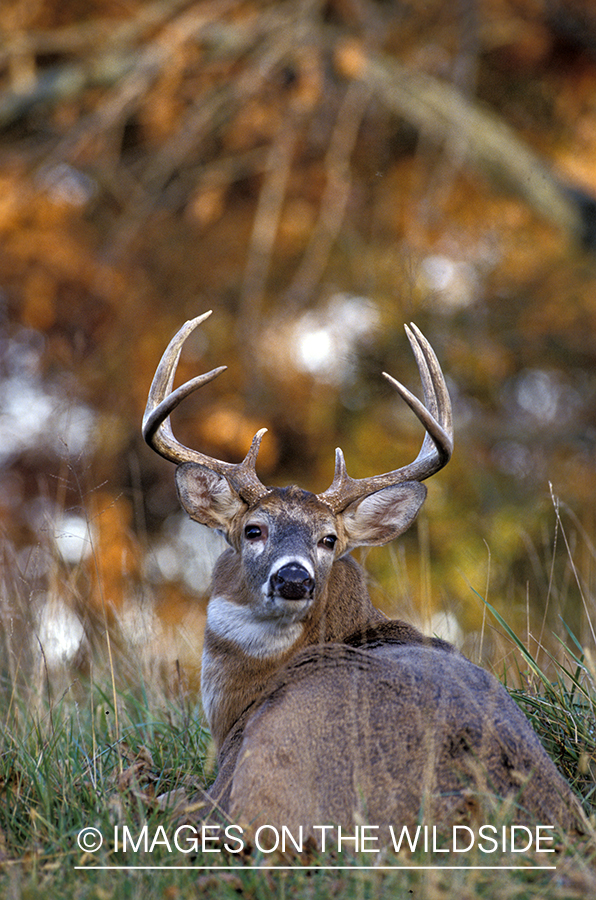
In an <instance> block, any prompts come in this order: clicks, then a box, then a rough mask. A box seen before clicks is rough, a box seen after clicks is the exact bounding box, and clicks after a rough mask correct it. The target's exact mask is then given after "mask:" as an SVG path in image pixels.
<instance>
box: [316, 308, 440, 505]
mask: <svg viewBox="0 0 596 900" xmlns="http://www.w3.org/2000/svg"><path fill="white" fill-rule="evenodd" d="M405 328H406V334H407V336H408V340H409V342H410V345H411V347H412V351H413V353H414V356H415V358H416V363H417V365H418V371H419V372H420V379H421V381H422V389H423V394H424V403H422V402H421V401H420V400H419V399H418V398H417V397H415V396H414V394H412V393H411V391H409V390H408V389H407V388H406V387H404V385H403V384H401V382H399V381H397V380H396V379H395V378H393V377H392V376H391V375H388V374H387V373H386V372H383V375H384V376H385V378H386V379H387V380H388V381H389V383H390V384H391V385H392V386H393V387H394V388H395V390H396V391H397V392H398V393H399V395H400V396H401V397H402V398H403V400H405V402H406V403H407V404H408V406H409V407H410V409H411V410H412V411H413V412H414V413H415V414H416V416H417V417H418V419H420V421H421V422H422V424H423V425H424V427H425V429H426V434H425V436H424V440H423V442H422V447H421V448H420V452H419V453H418V456H417V457H416V459H415V460H414V461H413V462H411V463H409V465H407V466H402V467H401V468H400V469H394V470H393V471H392V472H387V473H385V474H383V475H374V476H372V477H371V478H351V477H350V476H349V475H348V472H347V469H346V464H345V462H344V457H343V453H342V451H341V450H340V449H339V448H338V449H337V450H336V456H335V473H334V476H333V481H332V483H331V485H330V487H328V488H327V490H326V491H324V492H323V493H322V494H319V495H318V496H319V499H320V500H322V501H323V502H324V503H327V504H328V505H329V506H331V508H332V509H333V510H334V512H336V513H337V512H341V511H342V510H343V509H345V508H346V506H348V504H350V503H352V502H353V501H354V500H358V499H359V498H361V497H365V496H367V495H369V494H373V493H375V492H376V491H380V490H381V489H382V488H385V487H390V486H391V485H396V484H402V483H403V482H404V481H423V480H424V479H425V478H429V477H430V476H431V475H434V473H435V472H438V471H439V469H441V468H442V467H443V466H444V465H445V464H446V463H447V462H448V461H449V459H450V458H451V454H452V452H453V425H452V417H451V400H450V398H449V392H448V390H447V385H446V383H445V378H444V376H443V372H442V371H441V366H440V364H439V361H438V359H437V357H436V355H435V352H434V350H433V349H432V347H431V345H430V344H429V342H428V341H427V340H426V338H425V337H424V335H423V334H422V332H421V331H420V330H419V329H418V328H417V327H416V325H414V324H413V323H412V324H411V325H410V327H408V326H407V325H406V326H405Z"/></svg>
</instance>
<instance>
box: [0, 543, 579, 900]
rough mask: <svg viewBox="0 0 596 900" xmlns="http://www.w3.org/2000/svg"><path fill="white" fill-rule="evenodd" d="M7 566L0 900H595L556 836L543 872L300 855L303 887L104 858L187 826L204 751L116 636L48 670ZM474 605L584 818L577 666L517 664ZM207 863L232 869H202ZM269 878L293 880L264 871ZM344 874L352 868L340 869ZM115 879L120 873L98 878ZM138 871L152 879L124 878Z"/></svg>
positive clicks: (1, 667) (1, 662)
mask: <svg viewBox="0 0 596 900" xmlns="http://www.w3.org/2000/svg"><path fill="white" fill-rule="evenodd" d="M6 562H7V565H6V566H5V574H4V580H5V587H4V596H3V598H2V603H3V607H2V620H1V624H0V629H1V634H0V645H1V646H2V648H3V652H2V656H1V658H0V724H1V735H0V897H7V898H10V900H18V898H21V897H23V898H28V897H36V898H37V897H45V896H47V897H52V898H55V897H58V896H65V897H73V898H79V897H80V898H94V900H106V898H107V897H112V896H114V897H131V898H132V897H143V898H145V897H146V898H150V900H151V898H176V900H177V898H187V897H188V898H190V897H195V896H197V894H204V895H206V896H211V895H213V896H218V897H220V896H221V897H226V896H230V897H231V896H234V897H237V896H238V895H241V896H243V895H245V896H250V897H257V896H258V897H259V898H267V897H280V896H281V897H283V896H297V897H312V898H319V897H320V898H331V897H332V896H336V895H338V894H341V896H342V897H343V896H345V897H358V898H367V897H371V898H373V897H374V898H379V897H388V898H389V897H392V898H393V897H401V896H414V897H421V898H422V897H423V898H428V900H442V898H448V897H449V898H452V897H453V896H454V895H456V896H462V897H465V898H491V900H501V898H502V900H505V898H507V900H509V898H520V900H521V898H535V900H537V898H544V897H548V898H551V897H552V898H553V900H563V898H572V897H588V896H596V861H595V859H594V853H595V849H594V844H593V842H592V840H591V838H589V837H588V838H582V839H581V840H579V841H574V840H573V839H571V838H570V837H568V836H566V835H561V836H560V840H559V844H558V852H557V853H556V854H555V855H554V856H555V857H556V858H555V861H554V864H555V865H556V870H555V871H552V870H542V869H538V868H536V866H537V865H538V864H542V865H547V864H548V865H550V864H553V859H552V858H551V857H548V858H547V856H546V854H544V855H543V856H542V857H540V858H537V857H536V855H531V854H512V853H509V852H507V853H505V854H502V855H501V856H500V857H499V860H498V863H499V865H500V866H501V868H499V869H498V870H496V871H486V870H483V869H477V868H464V869H450V868H448V867H447V866H446V864H445V857H444V856H442V855H441V854H440V853H434V854H433V853H431V854H429V853H426V854H425V853H422V852H419V851H415V852H413V853H411V852H409V851H408V852H405V851H403V850H402V851H400V853H399V854H398V855H397V857H396V856H395V855H393V854H392V853H389V852H383V853H381V854H380V855H375V856H374V858H367V859H364V858H362V857H359V858H356V857H351V858H345V857H343V856H340V855H339V854H337V853H336V854H331V855H326V856H322V857H320V856H316V855H313V856H311V857H310V858H309V859H308V863H309V864H310V865H311V866H320V867H322V866H325V867H326V866H333V867H334V868H333V869H328V868H311V869H309V870H308V871H304V870H303V869H301V868H299V866H301V865H303V863H304V860H296V859H292V860H289V861H288V860H287V859H286V860H283V859H279V858H274V857H271V856H268V855H267V854H264V853H259V852H258V851H254V852H252V853H247V854H241V855H223V856H221V855H219V854H218V855H217V856H214V855H213V854H209V853H201V852H198V853H193V854H185V853H181V852H175V853H170V852H169V849H168V848H167V846H164V845H161V844H159V845H156V846H155V847H153V849H152V851H151V852H150V853H146V852H145V851H144V848H143V846H139V848H138V849H137V850H131V849H130V848H129V849H128V851H127V852H126V854H122V853H118V852H115V851H114V849H113V841H111V840H110V839H109V837H110V836H112V835H113V834H114V828H115V827H119V828H121V829H122V828H123V827H124V826H126V827H128V829H129V831H130V833H131V834H133V835H135V834H136V835H138V834H140V833H141V831H142V829H143V827H145V826H147V829H148V832H147V833H149V834H154V833H155V832H156V830H157V829H158V828H159V827H160V826H162V827H163V828H164V829H165V830H166V833H168V834H170V833H171V832H172V831H173V830H174V829H175V828H176V827H177V825H178V824H179V823H180V821H181V820H180V814H181V810H185V811H186V813H188V810H189V805H190V808H192V802H193V797H194V796H195V794H196V793H197V791H199V790H200V788H201V786H203V785H205V784H206V783H208V781H209V779H210V778H211V777H212V774H213V758H212V752H211V747H210V741H209V735H208V734H207V732H206V731H205V730H204V728H203V727H202V724H201V721H202V720H201V714H200V709H199V705H198V700H197V697H196V694H195V693H194V692H192V691H190V690H187V689H186V688H185V686H184V680H183V678H182V677H178V676H180V673H177V675H176V674H174V677H173V678H172V677H170V678H169V679H168V680H167V681H164V680H162V679H160V678H159V677H155V676H154V673H153V671H152V667H151V665H148V664H147V663H146V661H144V660H143V658H142V654H141V653H140V652H139V649H138V647H137V648H136V650H135V653H134V659H131V653H130V650H129V648H127V647H125V646H122V644H121V642H120V641H119V640H118V636H117V635H116V634H115V635H114V636H113V643H112V647H111V652H110V653H109V654H108V653H107V651H106V650H105V643H104V649H103V651H102V647H101V629H99V630H98V634H99V641H98V642H97V643H96V644H95V645H94V646H90V647H89V649H88V653H87V657H86V659H85V660H84V664H83V663H82V662H81V660H80V659H79V660H73V661H71V663H70V664H69V665H63V666H61V667H57V666H56V664H55V661H54V662H52V660H50V659H48V658H47V656H46V655H44V652H43V648H42V647H40V646H39V643H38V641H37V639H36V637H35V633H36V624H35V619H34V616H33V613H32V610H31V604H30V602H29V601H30V594H29V592H28V591H27V590H25V589H23V583H24V582H23V578H22V577H21V575H22V573H19V572H18V571H17V569H16V567H15V566H13V564H12V563H11V560H10V557H9V556H7V559H6ZM578 577H579V576H578ZM61 583H63V579H60V578H58V577H56V574H55V573H54V574H53V575H51V576H49V577H48V585H49V586H50V587H52V586H53V588H52V589H54V590H58V588H56V586H57V585H60V584H61ZM53 599H56V598H53ZM485 602H486V609H487V611H488V614H489V616H490V617H492V619H493V621H495V622H496V623H498V627H499V628H500V630H501V633H502V635H503V638H504V640H506V641H507V642H509V644H510V645H511V646H512V647H513V648H514V649H515V654H516V660H517V678H516V684H515V686H513V685H511V684H510V685H509V689H510V691H511V693H512V695H513V696H514V698H515V699H516V701H517V702H518V703H519V705H520V706H521V707H522V708H523V710H524V712H525V713H526V715H528V717H529V718H530V719H531V721H532V724H533V726H534V728H535V729H536V731H537V732H538V734H539V735H540V737H541V739H542V741H543V743H544V745H545V747H546V749H547V751H548V752H549V753H550V754H551V756H552V757H553V758H554V760H555V762H556V763H557V765H558V766H559V768H560V769H561V770H562V771H563V773H564V774H565V775H566V777H567V778H568V780H569V781H570V782H571V784H572V785H573V786H574V788H575V789H576V790H577V792H578V793H579V794H580V795H581V797H582V799H583V802H584V806H585V809H586V811H587V812H588V814H589V815H594V814H596V790H595V787H596V779H595V778H594V774H595V771H594V765H595V763H594V759H595V754H596V726H595V722H596V686H595V685H596V682H595V669H594V666H593V665H592V657H591V653H590V650H589V649H584V648H583V647H582V646H581V645H580V642H579V640H578V639H577V638H576V637H575V636H574V635H573V634H572V633H571V631H570V630H569V629H568V630H567V631H566V640H565V641H564V642H562V641H559V642H558V643H557V645H556V646H555V647H546V646H545V645H544V644H543V643H540V644H536V643H534V644H533V647H534V649H533V650H532V651H531V650H530V649H529V646H528V645H529V641H524V640H522V639H521V638H520V637H519V636H518V635H517V634H516V632H515V631H514V630H513V629H512V628H511V627H510V626H509V625H508V623H507V621H506V619H505V618H504V617H503V616H502V615H501V614H500V613H499V612H498V610H497V609H496V608H495V607H494V606H493V605H492V604H490V603H489V602H488V601H485ZM586 603H587V599H586ZM103 639H104V642H105V635H104V636H103ZM508 672H509V673H510V672H511V668H509V669H508ZM508 678H509V675H508ZM172 682H174V683H175V690H172ZM500 815H501V813H499V811H497V812H496V813H495V816H496V818H495V821H501V819H500V818H499V816H500ZM89 827H92V828H96V829H98V830H99V831H100V832H101V833H102V834H103V835H104V836H105V838H106V840H105V841H104V845H103V846H102V848H101V849H100V850H99V851H97V852H94V853H91V852H87V851H86V850H85V849H84V847H83V848H81V846H80V844H79V835H80V833H81V832H82V830H83V829H86V828H89ZM214 861H215V863H216V864H217V865H230V866H233V869H231V870H227V869H226V870H221V869H212V868H201V867H211V866H213V864H214ZM449 862H450V863H457V864H458V865H460V866H468V867H469V866H479V865H484V864H486V862H487V860H486V858H485V857H483V856H482V854H479V852H478V851H477V850H476V851H475V850H472V851H470V853H467V854H460V855H459V856H458V858H457V859H456V860H454V859H450V860H449ZM282 863H285V864H289V865H290V866H291V867H292V868H290V869H289V870H282V869H275V870H270V869H268V868H265V866H270V865H280V864H282ZM346 864H349V866H350V867H351V868H349V869H347V870H346V869H340V868H339V866H341V865H346ZM114 865H125V866H126V867H127V870H126V871H124V870H121V869H118V870H115V869H111V870H109V871H108V870H102V869H98V868H97V867H98V866H114ZM147 865H151V866H157V865H160V866H165V867H167V868H164V869H152V870H147V869H145V868H133V867H134V866H138V867H142V866H147ZM174 865H176V866H181V867H182V868H180V869H177V868H173V866H174ZM365 865H366V866H372V867H373V868H366V867H365ZM507 865H509V866H515V867H516V870H515V871H513V870H510V869H506V868H504V867H505V866H507ZM79 866H80V867H82V868H76V867H79ZM253 866H254V867H256V868H252V867H253ZM383 866H389V867H390V868H389V869H387V870H386V869H384V868H382V867H383ZM406 866H412V867H414V868H412V869H409V868H406ZM428 866H437V868H427V867H428ZM520 866H521V867H522V868H521V869H520V868H519V867H520ZM397 867H399V868H397Z"/></svg>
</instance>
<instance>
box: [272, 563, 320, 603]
mask: <svg viewBox="0 0 596 900" xmlns="http://www.w3.org/2000/svg"><path fill="white" fill-rule="evenodd" d="M269 584H270V585H271V590H272V591H273V593H274V594H277V595H278V596H280V597H283V598H284V600H304V599H306V598H307V597H312V593H313V590H314V587H315V580H314V578H312V577H311V575H310V574H309V573H308V572H307V571H306V569H305V568H304V566H301V565H300V564H299V563H286V565H285V566H282V567H281V569H278V571H277V572H274V573H273V575H272V576H271V578H270V579H269Z"/></svg>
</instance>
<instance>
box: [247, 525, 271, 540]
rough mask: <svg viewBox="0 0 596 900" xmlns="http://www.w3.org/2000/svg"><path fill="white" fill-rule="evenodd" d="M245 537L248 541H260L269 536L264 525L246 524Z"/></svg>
mask: <svg viewBox="0 0 596 900" xmlns="http://www.w3.org/2000/svg"><path fill="white" fill-rule="evenodd" d="M244 537H245V538H246V540H247V541H258V540H260V539H261V538H266V537H267V529H266V528H265V527H264V526H262V525H246V526H245V528H244Z"/></svg>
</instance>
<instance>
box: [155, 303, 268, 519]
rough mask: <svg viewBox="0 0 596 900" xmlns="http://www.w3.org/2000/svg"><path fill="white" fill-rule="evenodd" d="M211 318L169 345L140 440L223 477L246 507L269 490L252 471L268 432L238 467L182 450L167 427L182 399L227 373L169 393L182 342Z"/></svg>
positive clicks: (189, 327)
mask: <svg viewBox="0 0 596 900" xmlns="http://www.w3.org/2000/svg"><path fill="white" fill-rule="evenodd" d="M210 315H211V310H209V312H206V313H203V315H201V316H198V317H197V318H196V319H191V320H189V321H188V322H185V324H184V325H183V326H182V328H181V329H180V330H179V331H178V332H177V333H176V334H175V335H174V337H173V338H172V340H171V341H170V343H169V344H168V346H167V348H166V350H165V352H164V354H163V356H162V358H161V360H160V363H159V365H158V367H157V370H156V372H155V376H154V378H153V382H152V384H151V388H150V389H149V397H148V399H147V406H146V408H145V414H144V416H143V428H142V430H143V437H144V438H145V440H146V442H147V443H148V444H149V446H150V447H151V448H152V449H153V450H155V451H156V452H157V453H159V454H160V456H163V457H164V458H165V459H168V460H170V462H174V463H177V464H178V465H180V464H181V463H187V462H190V463H198V464H199V465H202V466H206V467H207V468H208V469H211V470H212V471H213V472H217V473H218V474H219V475H223V476H224V477H225V478H226V479H227V480H228V482H229V483H230V484H231V485H232V487H234V489H235V490H236V491H237V493H238V494H240V496H241V497H242V498H243V499H244V500H246V501H247V502H248V503H254V502H255V501H256V500H258V499H259V498H260V497H262V496H263V495H264V494H266V493H267V492H268V488H266V487H265V485H263V484H262V483H261V482H260V481H259V478H258V477H257V474H256V471H255V463H256V459H257V454H258V452H259V446H260V444H261V440H262V437H263V435H264V434H265V432H266V431H267V429H266V428H262V429H261V430H260V431H258V432H257V434H256V435H255V436H254V438H253V440H252V443H251V446H250V449H249V451H248V453H247V454H246V456H245V458H244V460H243V461H242V462H241V463H228V462H224V461H223V460H220V459H215V458H214V457H211V456H206V455H205V454H203V453H200V452H199V451H198V450H192V449H191V448H190V447H185V446H184V444H181V443H180V442H179V441H178V440H177V438H175V437H174V433H173V431H172V426H171V424H170V419H169V416H170V413H171V412H172V411H173V410H174V409H175V408H176V407H177V406H178V405H179V404H180V403H181V402H182V400H184V398H185V397H188V396H189V394H192V393H193V391H196V390H198V388H200V387H203V385H205V384H209V382H210V381H213V379H214V378H217V376H218V375H221V373H222V372H224V371H225V369H226V366H220V367H219V368H217V369H213V370H212V371H211V372H207V373H206V374H204V375H197V376H196V377H195V378H192V379H191V380H190V381H187V382H186V383H185V384H183V385H181V386H180V387H178V388H176V390H175V391H173V390H172V387H173V384H174V378H175V375H176V368H177V366H178V360H179V359H180V353H181V352H182V346H183V344H184V342H185V341H186V339H187V338H188V336H189V335H190V334H191V333H192V332H193V331H194V330H195V328H196V327H197V326H198V325H200V324H201V323H202V322H204V321H205V319H207V318H208V317H209V316H210Z"/></svg>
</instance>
